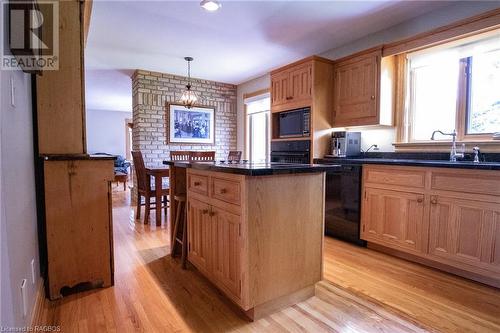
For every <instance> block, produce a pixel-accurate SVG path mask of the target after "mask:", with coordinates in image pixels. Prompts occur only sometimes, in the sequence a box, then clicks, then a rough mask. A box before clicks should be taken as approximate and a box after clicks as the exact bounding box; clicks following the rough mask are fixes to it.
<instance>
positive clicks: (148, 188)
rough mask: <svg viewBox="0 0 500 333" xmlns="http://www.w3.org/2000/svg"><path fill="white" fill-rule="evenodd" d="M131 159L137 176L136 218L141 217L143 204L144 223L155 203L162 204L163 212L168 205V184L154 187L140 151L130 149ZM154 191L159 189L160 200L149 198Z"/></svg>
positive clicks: (152, 196)
mask: <svg viewBox="0 0 500 333" xmlns="http://www.w3.org/2000/svg"><path fill="white" fill-rule="evenodd" d="M132 159H133V160H134V168H135V174H136V177H137V212H136V214H135V218H136V220H139V219H140V218H141V206H145V211H144V224H146V223H148V221H149V211H150V210H151V209H156V205H157V204H159V205H162V208H164V209H165V214H166V210H167V205H168V198H167V196H168V195H169V194H170V186H169V184H162V187H161V188H160V189H156V188H155V186H154V184H152V183H151V174H148V172H147V169H146V166H145V164H144V159H143V157H142V152H140V151H132ZM156 191H161V197H162V202H159V203H157V202H156V200H155V202H151V198H155V196H156ZM142 197H144V204H142Z"/></svg>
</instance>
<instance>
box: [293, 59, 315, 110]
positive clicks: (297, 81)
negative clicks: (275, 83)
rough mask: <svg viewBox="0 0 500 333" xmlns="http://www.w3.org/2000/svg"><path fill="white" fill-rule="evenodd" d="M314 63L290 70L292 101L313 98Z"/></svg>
mask: <svg viewBox="0 0 500 333" xmlns="http://www.w3.org/2000/svg"><path fill="white" fill-rule="evenodd" d="M311 90H312V65H311V64H308V65H305V66H300V67H298V68H296V69H292V70H291V71H290V88H289V91H290V93H289V96H288V98H289V100H290V101H291V102H296V101H301V100H306V99H310V98H311Z"/></svg>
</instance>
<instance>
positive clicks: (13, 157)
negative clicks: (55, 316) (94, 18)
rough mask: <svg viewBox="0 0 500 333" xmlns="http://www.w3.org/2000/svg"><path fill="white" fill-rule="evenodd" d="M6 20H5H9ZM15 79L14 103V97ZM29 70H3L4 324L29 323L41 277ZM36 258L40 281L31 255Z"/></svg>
mask: <svg viewBox="0 0 500 333" xmlns="http://www.w3.org/2000/svg"><path fill="white" fill-rule="evenodd" d="M4 22H6V20H4ZM11 77H12V78H13V79H14V86H15V103H16V107H12V106H11V101H10V78H11ZM30 82H31V81H30V75H28V74H24V73H23V72H21V71H2V72H1V74H0V91H1V104H0V105H1V108H0V149H1V151H0V156H1V158H0V165H1V166H0V192H1V194H0V199H1V207H0V211H1V212H0V222H1V226H0V227H1V228H0V232H1V235H0V236H1V242H0V244H1V256H0V257H1V258H0V259H1V263H0V279H1V289H0V304H1V305H0V306H1V309H0V313H1V326H2V327H6V326H9V327H21V326H25V325H27V324H29V322H30V319H31V311H32V309H33V306H34V301H35V294H36V288H37V285H38V282H39V279H40V278H39V267H38V265H39V264H38V262H39V261H38V239H37V217H36V200H35V171H34V157H33V132H32V131H33V128H32V125H33V123H32V109H31V83H30ZM32 259H34V260H35V283H34V284H33V283H32V281H31V260H32ZM22 279H27V290H28V302H29V304H28V314H27V316H26V317H23V309H22V303H21V289H20V286H21V280H22Z"/></svg>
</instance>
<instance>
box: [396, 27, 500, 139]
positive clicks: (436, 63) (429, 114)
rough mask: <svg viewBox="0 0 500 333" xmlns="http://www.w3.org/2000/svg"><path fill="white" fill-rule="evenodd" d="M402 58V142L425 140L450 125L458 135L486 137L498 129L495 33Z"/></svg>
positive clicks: (499, 37) (499, 59) (498, 39)
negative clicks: (404, 127)
mask: <svg viewBox="0 0 500 333" xmlns="http://www.w3.org/2000/svg"><path fill="white" fill-rule="evenodd" d="M407 58H408V70H409V75H408V82H407V84H408V87H407V88H408V89H407V92H408V93H407V94H408V96H407V98H408V103H407V105H408V107H407V115H406V119H407V134H406V137H407V141H409V142H419V141H429V140H430V137H431V135H432V132H433V131H434V130H441V131H443V132H448V133H451V132H453V131H454V130H456V131H457V139H458V140H478V139H480V140H491V137H492V134H493V133H495V132H499V131H500V33H499V32H497V33H496V34H495V35H493V36H491V34H490V36H488V37H487V38H483V39H479V40H478V39H477V38H476V39H475V40H474V41H472V42H471V41H470V40H468V41H462V42H461V43H460V42H453V44H448V45H447V46H443V45H441V46H439V47H435V48H431V49H426V50H423V51H418V52H414V53H410V54H408V55H407ZM436 139H442V140H450V137H447V136H446V137H443V136H441V137H438V136H436Z"/></svg>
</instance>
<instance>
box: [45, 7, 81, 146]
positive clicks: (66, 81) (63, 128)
mask: <svg viewBox="0 0 500 333" xmlns="http://www.w3.org/2000/svg"><path fill="white" fill-rule="evenodd" d="M89 15H90V7H89V2H80V1H77V0H71V1H59V70H54V71H44V72H43V73H42V75H41V76H37V78H36V99H37V115H38V117H37V118H38V147H39V153H40V154H84V153H86V141H85V84H84V61H83V50H84V39H85V25H84V20H86V21H87V22H88V21H89V20H90V18H89Z"/></svg>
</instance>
